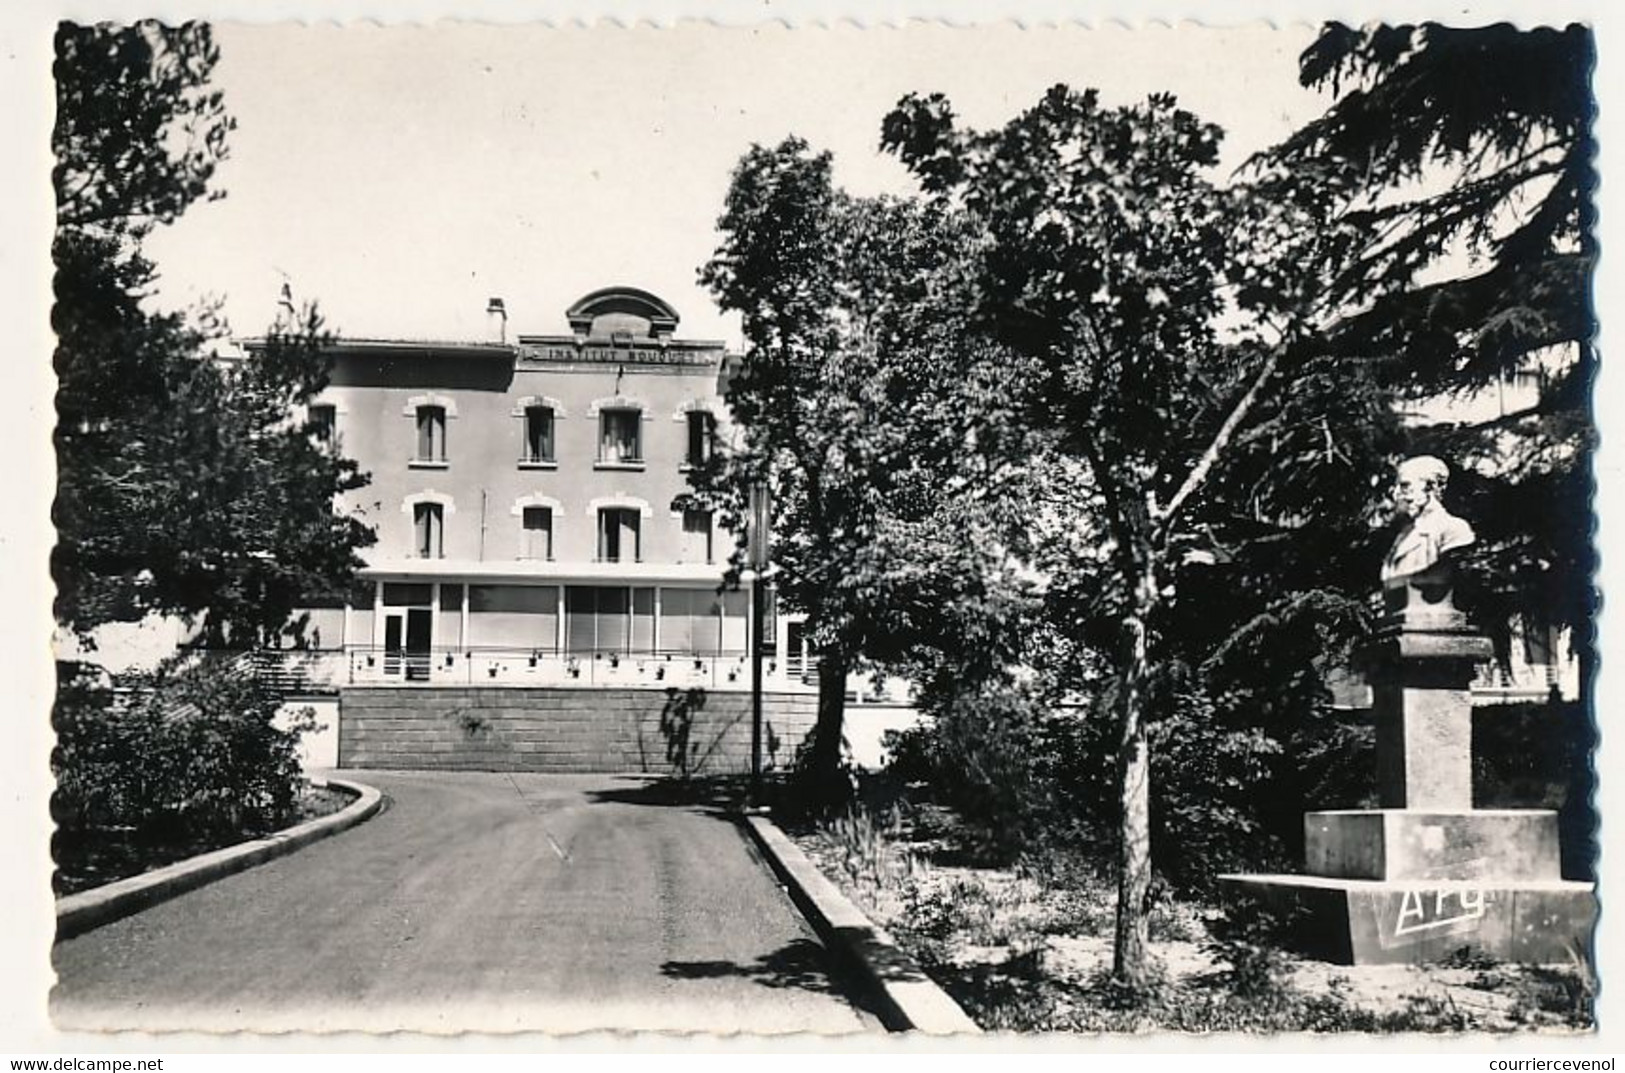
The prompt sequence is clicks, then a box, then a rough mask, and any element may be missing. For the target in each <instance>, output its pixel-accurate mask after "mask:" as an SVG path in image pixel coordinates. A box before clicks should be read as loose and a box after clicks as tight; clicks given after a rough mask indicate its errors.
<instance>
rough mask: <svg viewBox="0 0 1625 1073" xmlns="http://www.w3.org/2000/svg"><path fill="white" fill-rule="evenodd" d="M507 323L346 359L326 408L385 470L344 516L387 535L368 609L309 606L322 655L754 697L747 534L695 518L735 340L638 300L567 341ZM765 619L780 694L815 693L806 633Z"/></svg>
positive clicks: (590, 311)
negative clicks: (733, 580)
mask: <svg viewBox="0 0 1625 1073" xmlns="http://www.w3.org/2000/svg"><path fill="white" fill-rule="evenodd" d="M488 315H489V316H490V317H491V319H492V327H491V331H490V336H491V338H490V339H488V340H487V341H482V342H463V343H436V342H426V341H396V340H366V339H346V340H342V341H340V342H338V343H337V344H336V345H335V346H334V349H333V355H334V365H333V371H332V378H331V383H330V386H329V387H328V388H327V389H326V390H325V391H324V392H323V393H322V395H321V396H320V397H319V398H318V399H317V400H316V401H315V402H314V403H313V405H312V412H311V417H312V418H313V419H314V422H315V424H316V426H317V427H318V429H320V430H323V431H322V433H321V434H325V435H329V436H331V437H333V438H334V439H335V440H336V443H337V446H338V449H339V450H341V451H342V452H343V453H344V454H346V455H347V456H349V457H351V458H354V459H356V460H357V462H359V463H360V465H361V468H362V469H363V470H364V471H366V472H367V473H369V474H370V477H371V481H370V483H369V484H368V485H367V486H366V487H365V488H363V489H361V490H359V491H358V492H356V493H353V494H352V496H351V497H350V499H349V501H348V502H345V503H343V504H342V505H341V507H342V509H346V510H350V511H354V512H356V513H357V514H358V515H359V516H360V517H361V519H362V520H363V521H365V522H366V523H368V524H370V525H372V526H374V527H375V529H376V532H377V537H378V540H377V544H376V545H375V546H374V547H372V548H371V549H369V550H368V552H367V553H366V555H365V559H366V566H365V569H364V570H362V572H361V578H362V582H363V584H362V586H361V589H360V591H359V592H358V593H357V595H356V596H355V597H353V598H352V599H351V601H350V602H349V603H348V605H347V606H344V607H332V608H318V609H313V610H311V612H310V620H309V623H308V626H307V634H308V636H309V637H310V639H311V641H312V642H313V643H314V645H315V647H316V648H318V649H320V650H325V651H327V652H329V653H336V652H340V651H342V653H343V666H342V668H340V669H338V673H339V676H340V677H341V680H342V681H341V684H351V685H362V684H387V683H412V684H429V685H433V684H455V685H465V686H466V685H488V684H489V685H507V684H524V685H538V686H547V685H568V686H617V687H632V688H636V687H670V686H689V685H701V686H705V687H707V688H712V689H730V688H731V689H744V688H746V687H747V686H748V682H749V675H748V654H747V639H748V637H749V630H750V621H749V616H750V603H751V601H750V597H749V593H748V592H746V591H743V590H742V589H733V590H727V589H725V588H724V587H723V585H722V582H723V575H724V570H725V566H726V563H727V560H728V557H729V554H730V552H731V551H732V549H733V547H734V544H735V535H734V534H733V533H730V532H727V531H724V530H723V529H722V528H721V527H720V526H719V525H718V524H717V519H716V518H714V517H713V516H712V515H711V514H710V513H709V512H706V511H703V510H699V509H686V510H685V509H683V507H684V504H683V496H684V493H685V492H687V491H689V488H690V486H689V482H688V476H687V474H688V470H689V468H690V467H691V466H693V465H696V464H698V463H700V462H702V461H703V460H704V459H705V458H706V457H707V456H708V455H709V453H710V452H711V451H712V450H713V449H714V447H715V445H716V444H717V443H719V442H721V441H722V440H723V439H724V438H725V437H726V436H728V435H729V431H730V430H729V425H728V417H727V412H726V409H725V407H724V405H723V401H722V387H723V384H722V378H723V377H724V376H725V375H726V372H727V369H728V367H729V357H730V356H729V354H728V353H727V351H726V349H725V347H724V346H723V344H721V343H718V342H711V341H699V340H688V339H681V338H678V337H677V336H676V334H675V333H676V328H677V324H678V314H677V312H676V311H675V310H674V309H672V307H671V306H669V305H668V304H666V303H665V302H663V301H662V300H660V299H659V298H657V297H655V296H654V295H651V294H649V293H647V292H645V291H641V290H637V289H635V288H630V287H611V288H605V289H602V290H598V291H594V292H592V293H591V294H588V295H586V296H585V297H583V298H582V299H580V300H579V301H578V302H576V303H575V304H574V305H572V306H571V307H570V308H569V310H568V311H567V312H566V314H565V319H566V321H567V323H568V326H569V332H568V334H562V333H561V334H553V335H523V334H521V335H517V336H515V337H512V339H511V341H510V337H509V335H508V332H507V326H506V311H505V310H504V309H503V307H502V303H501V302H500V301H498V300H495V299H493V300H492V304H491V309H490V310H489V311H488ZM764 627H765V632H766V633H767V635H768V636H769V637H770V638H772V639H773V641H774V644H775V648H774V652H773V658H772V659H771V660H770V664H769V669H770V675H771V677H772V679H773V680H774V687H775V688H778V689H784V688H794V687H796V686H798V685H800V684H801V683H800V678H801V677H802V675H803V673H804V672H805V671H806V669H807V667H806V662H805V653H804V652H803V651H802V650H801V646H800V636H799V629H797V628H795V624H789V628H788V629H783V630H781V629H779V628H778V627H779V624H778V623H776V622H768V623H765V624H764ZM786 635H788V636H786ZM780 640H783V641H787V642H789V644H787V645H785V646H784V649H783V651H782V653H781V652H780V651H779V647H778V642H779V641H780ZM781 655H782V656H783V658H782V659H781V658H780V656H781Z"/></svg>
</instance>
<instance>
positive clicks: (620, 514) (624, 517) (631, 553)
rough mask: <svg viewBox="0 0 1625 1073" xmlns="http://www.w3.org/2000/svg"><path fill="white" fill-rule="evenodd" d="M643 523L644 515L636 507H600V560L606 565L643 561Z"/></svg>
mask: <svg viewBox="0 0 1625 1073" xmlns="http://www.w3.org/2000/svg"><path fill="white" fill-rule="evenodd" d="M642 523H643V518H642V515H641V513H640V512H639V511H638V509H637V508H636V507H600V508H599V510H598V558H599V559H600V560H601V561H603V562H606V563H621V562H638V561H641V560H642V558H643V548H642V543H641V541H642V536H643V532H642V530H643V525H642Z"/></svg>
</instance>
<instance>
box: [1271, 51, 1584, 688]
mask: <svg viewBox="0 0 1625 1073" xmlns="http://www.w3.org/2000/svg"><path fill="white" fill-rule="evenodd" d="M1595 59H1596V55H1595V42H1594V40H1593V37H1592V34H1591V31H1590V30H1589V29H1587V28H1586V27H1583V26H1578V25H1571V26H1567V27H1563V28H1555V27H1537V28H1534V29H1530V30H1520V29H1517V28H1515V27H1513V26H1510V25H1507V24H1500V25H1495V26H1488V27H1480V28H1471V29H1460V28H1453V27H1447V26H1442V25H1439V24H1437V23H1426V24H1422V25H1400V26H1385V25H1373V26H1369V27H1366V28H1364V29H1352V28H1350V27H1348V26H1344V25H1341V24H1335V23H1334V24H1330V25H1328V26H1326V27H1325V28H1324V29H1323V30H1322V31H1321V33H1320V36H1319V37H1318V39H1317V40H1316V41H1315V43H1314V44H1313V45H1312V46H1310V48H1309V49H1308V50H1306V51H1305V52H1304V54H1303V56H1302V59H1301V62H1300V75H1301V80H1302V82H1303V84H1304V85H1306V86H1319V87H1324V88H1328V89H1330V90H1332V91H1333V92H1334V93H1335V94H1336V100H1335V102H1334V103H1333V104H1332V105H1331V107H1330V108H1328V110H1327V111H1326V113H1325V114H1324V115H1323V116H1321V117H1320V118H1318V119H1316V120H1314V121H1312V122H1310V123H1309V124H1307V125H1306V126H1304V127H1303V129H1301V130H1299V131H1298V132H1297V133H1295V134H1294V135H1293V136H1292V137H1291V138H1289V139H1287V140H1286V141H1285V142H1284V143H1283V144H1282V145H1280V146H1279V147H1277V148H1275V149H1273V150H1271V151H1270V152H1268V153H1266V154H1263V155H1262V156H1261V157H1259V158H1258V159H1257V161H1256V162H1255V164H1256V166H1257V167H1258V169H1259V170H1260V172H1261V183H1263V184H1267V185H1270V186H1273V188H1274V189H1275V190H1276V192H1277V196H1281V197H1299V198H1314V199H1317V200H1323V201H1325V202H1326V203H1328V204H1329V205H1334V206H1336V208H1337V211H1340V212H1342V213H1343V214H1344V215H1345V216H1346V218H1347V219H1348V220H1349V221H1350V222H1351V223H1352V224H1354V225H1355V226H1356V228H1357V231H1356V232H1355V234H1356V236H1357V238H1358V241H1356V242H1353V243H1351V244H1350V245H1348V246H1347V247H1346V248H1344V249H1342V250H1339V251H1336V257H1335V258H1334V259H1333V260H1331V261H1329V262H1328V266H1327V271H1326V283H1327V290H1328V297H1329V299H1330V300H1331V301H1332V302H1334V303H1340V304H1342V305H1343V306H1344V308H1345V309H1346V310H1348V311H1350V312H1349V313H1348V315H1346V316H1344V317H1343V318H1341V319H1340V320H1338V321H1337V322H1336V323H1335V324H1334V325H1333V326H1332V328H1331V330H1330V331H1329V333H1328V343H1329V344H1330V345H1331V346H1332V347H1333V348H1334V349H1335V350H1336V351H1337V352H1338V353H1341V354H1344V355H1347V356H1350V357H1355V358H1360V359H1363V360H1365V361H1368V362H1370V363H1372V365H1373V366H1374V367H1375V368H1377V369H1378V370H1379V373H1380V375H1381V376H1382V377H1383V378H1384V380H1385V381H1386V382H1387V383H1389V384H1391V385H1392V386H1393V387H1394V388H1395V389H1396V390H1398V391H1399V392H1401V393H1402V395H1403V396H1405V397H1407V398H1408V399H1410V400H1411V401H1413V402H1418V403H1424V404H1425V403H1427V402H1429V401H1430V400H1437V399H1439V398H1441V397H1446V396H1451V395H1457V396H1459V395H1463V394H1471V393H1483V392H1485V391H1487V390H1489V389H1493V388H1495V387H1496V386H1497V384H1498V383H1500V382H1505V381H1506V380H1508V379H1510V378H1512V377H1513V376H1514V375H1515V374H1520V373H1521V374H1525V376H1526V377H1528V376H1529V374H1533V376H1534V377H1537V378H1538V379H1539V380H1540V384H1539V390H1538V394H1537V395H1536V396H1535V397H1534V398H1533V399H1530V400H1528V401H1527V402H1525V403H1523V404H1520V405H1518V406H1516V407H1515V408H1513V409H1510V410H1508V411H1506V412H1499V413H1495V414H1493V415H1491V416H1488V417H1469V418H1466V419H1462V420H1458V421H1455V422H1452V423H1436V424H1432V425H1429V426H1427V427H1424V428H1420V429H1418V430H1417V431H1416V433H1415V436H1414V449H1417V450H1426V451H1432V452H1435V453H1438V454H1441V455H1444V456H1445V457H1448V458H1450V459H1452V460H1454V461H1457V462H1459V463H1462V464H1463V465H1464V473H1463V479H1462V480H1461V481H1459V482H1457V483H1458V484H1459V486H1460V487H1459V489H1458V494H1459V495H1461V496H1462V498H1463V499H1464V500H1465V502H1464V503H1463V504H1462V505H1461V506H1460V509H1461V510H1462V511H1463V512H1464V513H1466V514H1468V515H1469V516H1470V517H1471V518H1472V521H1473V524H1474V526H1475V527H1476V528H1477V529H1478V530H1479V537H1480V541H1479V544H1478V545H1477V546H1476V547H1474V548H1473V549H1471V550H1470V552H1469V554H1468V556H1467V557H1466V565H1467V568H1468V570H1469V571H1470V575H1471V578H1472V580H1473V581H1474V582H1475V586H1474V587H1475V588H1476V589H1477V594H1476V599H1477V605H1478V606H1477V608H1476V610H1477V612H1478V616H1479V618H1480V621H1481V622H1482V623H1483V624H1484V625H1485V626H1487V627H1489V628H1490V629H1492V630H1496V631H1497V632H1499V633H1501V640H1502V641H1503V642H1504V640H1505V627H1506V625H1507V623H1508V622H1509V621H1510V620H1511V619H1513V618H1514V617H1519V616H1521V617H1526V618H1528V619H1532V620H1533V623H1534V624H1535V625H1537V626H1544V625H1558V626H1564V627H1567V628H1568V630H1569V631H1570V636H1571V637H1572V638H1573V639H1574V648H1575V652H1576V654H1577V655H1578V656H1579V662H1580V669H1581V676H1582V682H1583V683H1584V682H1588V681H1589V679H1590V677H1591V674H1592V670H1593V666H1594V662H1595V655H1594V649H1593V644H1592V639H1591V638H1592V622H1593V616H1594V614H1595V609H1596V593H1595V589H1594V586H1593V582H1592V574H1593V571H1594V569H1595V563H1596V556H1595V551H1594V548H1593V546H1592V542H1591V537H1590V526H1589V518H1590V513H1591V510H1590V499H1591V471H1590V459H1591V451H1592V446H1593V443H1594V441H1595V436H1596V432H1595V427H1594V424H1593V421H1592V418H1591V414H1590V405H1591V389H1592V382H1593V380H1594V378H1595V375H1596V366H1597V355H1596V351H1595V348H1594V347H1593V345H1592V335H1593V334H1594V332H1595V330H1596V318H1595V313H1594V311H1593V308H1592V294H1591V286H1590V281H1591V274H1592V269H1593V266H1594V264H1595V262H1596V256H1597V240H1596V236H1595V234H1594V230H1593V229H1594V225H1595V218H1596V209H1595V205H1594V203H1593V198H1592V194H1593V190H1594V187H1595V185H1596V174H1595V171H1594V168H1593V156H1594V153H1595V142H1594V139H1593V136H1592V133H1591V121H1592V116H1593V112H1594V105H1593V100H1592V95H1591V92H1590V85H1589V82H1590V76H1591V72H1592V68H1593V66H1594V64H1595Z"/></svg>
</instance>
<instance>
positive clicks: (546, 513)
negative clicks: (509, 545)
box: [519, 507, 553, 559]
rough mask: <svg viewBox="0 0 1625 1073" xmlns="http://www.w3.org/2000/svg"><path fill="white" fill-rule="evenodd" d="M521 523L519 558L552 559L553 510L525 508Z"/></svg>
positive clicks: (549, 508)
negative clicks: (522, 527)
mask: <svg viewBox="0 0 1625 1073" xmlns="http://www.w3.org/2000/svg"><path fill="white" fill-rule="evenodd" d="M522 523H523V526H524V529H523V531H522V532H521V534H520V545H519V556H520V558H522V559H551V558H553V508H552V507H526V508H525V511H524V515H523V516H522Z"/></svg>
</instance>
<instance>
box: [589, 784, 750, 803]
mask: <svg viewBox="0 0 1625 1073" xmlns="http://www.w3.org/2000/svg"><path fill="white" fill-rule="evenodd" d="M616 781H617V782H618V783H621V785H617V786H614V787H612V788H610V789H606V790H589V791H587V796H588V797H589V798H590V799H591V800H592V801H593V803H595V804H597V803H606V802H613V803H616V804H621V805H654V806H661V807H667V808H670V807H679V808H699V809H705V810H707V811H712V812H725V811H727V810H729V809H736V808H738V807H739V806H740V805H742V804H744V801H745V793H746V790H747V789H748V781H747V779H746V778H745V777H744V776H742V775H711V776H704V777H698V778H687V779H685V778H671V777H666V778H656V779H632V778H627V779H618V780H616Z"/></svg>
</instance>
